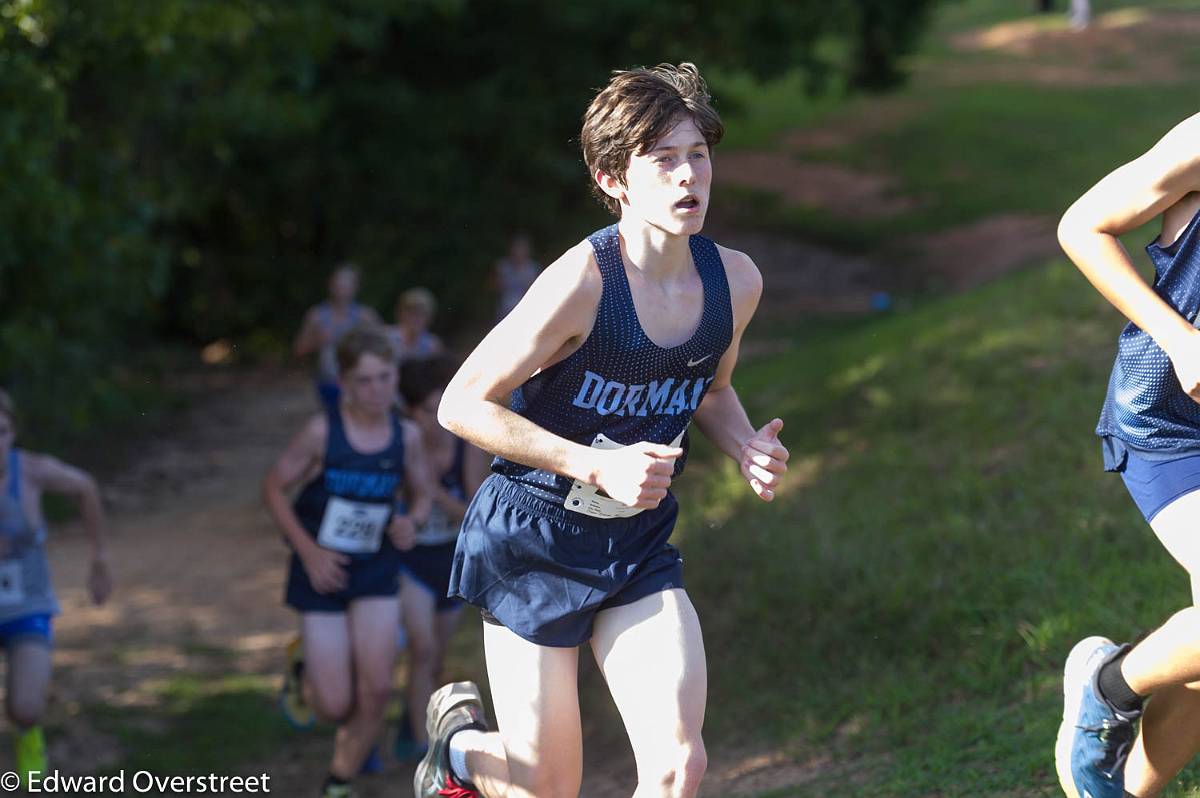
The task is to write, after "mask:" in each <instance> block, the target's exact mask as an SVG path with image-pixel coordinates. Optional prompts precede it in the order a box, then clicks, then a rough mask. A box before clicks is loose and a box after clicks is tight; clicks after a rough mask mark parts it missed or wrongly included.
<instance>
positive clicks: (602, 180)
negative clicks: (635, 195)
mask: <svg viewBox="0 0 1200 798" xmlns="http://www.w3.org/2000/svg"><path fill="white" fill-rule="evenodd" d="M592 178H593V179H594V180H595V181H596V185H598V186H600V190H601V191H603V192H604V193H605V194H607V195H608V196H610V197H612V198H613V199H615V200H618V201H620V200H624V199H625V186H623V185H621V181H619V180H617V179H616V178H615V177H613V176H612V175H610V174H608V173H607V172H603V171H601V170H599V169H597V170H596V171H595V173H594V174H593V175H592Z"/></svg>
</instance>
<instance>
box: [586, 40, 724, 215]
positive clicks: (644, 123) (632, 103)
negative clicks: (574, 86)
mask: <svg viewBox="0 0 1200 798" xmlns="http://www.w3.org/2000/svg"><path fill="white" fill-rule="evenodd" d="M711 102H712V98H711V97H710V96H709V94H708V86H707V85H706V84H705V82H704V78H702V77H701V76H700V70H699V69H697V68H696V65H695V64H691V63H688V62H686V61H685V62H684V63H682V64H680V65H679V66H675V65H673V64H659V65H658V66H656V67H654V68H653V69H647V68H645V67H642V68H640V69H630V70H628V71H623V72H614V73H613V77H612V80H610V81H609V82H608V85H607V86H605V87H604V88H603V89H602V90H601V91H600V93H599V94H597V95H596V97H595V99H593V100H592V103H591V105H589V106H588V109H587V112H586V113H585V114H584V115H583V130H582V132H581V133H580V136H579V143H580V145H581V146H582V147H583V161H584V163H585V164H587V168H588V174H589V175H590V176H594V175H595V174H596V171H597V170H599V171H601V172H604V173H605V174H607V175H610V176H612V177H613V178H615V179H616V180H617V181H618V182H620V183H622V184H624V183H625V172H626V170H627V169H628V167H629V158H630V157H631V156H633V155H643V154H645V153H646V152H649V150H650V148H651V147H653V146H654V144H655V143H656V142H657V141H659V140H660V139H661V138H662V137H663V136H665V135H667V134H668V133H670V132H671V128H673V127H674V126H675V125H677V124H678V123H679V122H680V121H682V120H683V119H691V120H692V121H693V122H695V123H696V127H697V128H699V129H700V133H701V134H702V135H703V136H704V140H705V141H706V142H707V143H708V146H709V147H710V148H712V147H714V146H716V144H717V142H719V141H720V140H721V137H722V136H723V135H724V134H725V125H724V124H722V122H721V117H720V115H718V114H717V112H716V111H715V110H713V107H712V105H711ZM592 190H593V191H595V192H596V195H597V196H598V197H599V198H600V201H601V202H603V203H604V205H605V207H607V208H608V209H609V210H610V211H612V212H613V213H614V214H616V215H617V216H620V215H621V203H620V201H619V200H617V199H615V198H613V197H610V196H608V195H607V194H605V193H604V191H603V190H601V188H600V186H598V185H597V184H596V181H595V180H593V181H592Z"/></svg>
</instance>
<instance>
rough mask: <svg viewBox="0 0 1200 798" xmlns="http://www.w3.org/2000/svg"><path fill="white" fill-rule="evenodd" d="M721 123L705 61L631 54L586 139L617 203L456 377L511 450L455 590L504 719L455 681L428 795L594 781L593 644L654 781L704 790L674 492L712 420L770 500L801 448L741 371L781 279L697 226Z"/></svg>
mask: <svg viewBox="0 0 1200 798" xmlns="http://www.w3.org/2000/svg"><path fill="white" fill-rule="evenodd" d="M722 132H723V127H722V124H721V120H720V118H719V117H718V115H717V114H716V112H715V111H714V110H713V108H712V106H711V105H710V102H709V97H708V92H707V89H706V87H705V85H704V81H703V79H702V78H701V77H700V73H699V71H698V70H697V69H696V68H695V66H693V65H692V64H681V65H679V66H672V65H661V66H659V67H655V68H653V69H634V70H630V71H626V72H619V73H616V74H615V75H614V77H613V78H612V80H611V81H610V82H609V83H608V85H607V86H606V87H605V88H604V89H603V90H601V91H600V93H599V94H598V95H597V96H596V97H595V98H594V99H593V101H592V103H591V105H590V107H589V108H588V110H587V113H586V114H585V117H584V123H583V129H582V135H581V143H582V146H583V154H584V160H585V162H586V164H587V168H588V173H589V176H590V178H591V182H592V183H593V187H594V189H595V191H596V193H597V195H598V196H599V197H600V199H601V200H602V202H603V203H604V204H605V205H606V207H607V208H608V209H609V210H611V211H612V213H613V214H614V215H615V216H616V217H617V218H618V222H617V223H616V224H614V225H612V226H610V227H607V228H605V229H603V230H600V231H597V232H596V233H594V234H593V235H591V236H589V237H588V238H587V239H586V240H584V241H581V242H580V243H579V244H578V245H576V246H574V247H572V248H571V249H570V250H568V251H567V252H566V254H564V255H563V256H562V257H560V258H559V259H558V260H557V261H555V262H554V263H553V264H551V265H550V266H549V267H548V268H547V269H546V270H545V271H544V272H542V274H541V275H539V277H538V279H537V280H536V281H535V282H534V284H533V286H532V287H531V288H530V290H529V291H528V292H527V293H526V294H525V296H524V297H523V298H522V299H521V301H520V302H519V303H518V304H517V306H516V307H515V308H514V309H513V310H512V311H511V312H510V313H509V314H508V315H507V316H506V317H505V318H504V319H503V320H502V321H500V322H499V324H497V326H496V327H495V328H494V329H493V330H492V331H491V332H490V333H489V334H488V335H487V336H486V337H485V338H484V340H483V341H482V342H481V343H480V344H479V346H478V347H477V348H476V349H475V351H474V352H473V353H471V355H470V356H469V357H468V358H467V360H466V362H465V363H464V364H463V366H462V368H461V369H460V370H459V371H458V373H457V374H456V375H455V377H454V379H453V380H452V381H451V382H450V385H449V386H448V387H447V388H446V391H445V394H444V396H443V398H442V403H441V406H440V408H439V413H438V417H439V420H440V421H441V422H442V424H443V425H444V426H446V427H447V428H448V429H449V430H450V431H452V432H454V433H455V434H456V435H458V436H459V437H461V438H463V439H464V440H466V441H468V442H469V443H471V444H473V445H475V446H478V447H479V448H480V449H483V450H484V451H487V452H492V453H494V454H496V455H497V457H496V460H495V462H494V463H493V466H492V470H493V471H494V472H495V473H494V474H493V475H492V476H491V477H489V478H488V479H487V480H486V481H485V482H484V483H483V485H482V487H480V489H479V491H478V492H477V493H476V495H475V498H474V500H473V501H472V503H471V506H470V508H469V509H468V510H467V514H466V517H465V518H464V520H463V526H462V530H461V532H460V533H459V537H458V546H457V550H456V552H455V559H454V570H453V572H452V574H451V582H450V591H449V592H450V593H451V594H452V595H455V596H458V597H460V598H462V599H463V600H465V601H467V602H468V603H470V604H473V605H475V606H477V607H479V608H480V610H481V614H482V615H483V619H484V621H485V623H484V645H485V653H486V657H487V665H488V676H489V680H490V682H491V692H492V697H493V701H494V706H495V712H496V719H497V727H496V728H497V730H496V731H490V730H489V728H488V726H487V724H486V721H485V717H484V711H483V705H482V702H481V701H480V699H479V692H478V689H477V688H476V687H475V685H474V684H472V683H470V682H459V683H454V684H450V685H446V686H444V687H442V688H440V689H439V690H438V691H436V692H435V693H434V694H433V696H432V697H431V698H430V702H429V707H428V720H427V730H428V733H429V739H430V744H429V751H428V753H427V754H426V756H425V758H424V759H423V760H422V762H421V764H420V765H419V766H418V768H417V772H416V774H415V776H414V782H413V786H414V793H415V794H416V795H417V796H418V798H431V797H432V796H434V795H438V794H442V795H455V796H470V795H483V796H488V797H489V798H498V797H499V796H514V797H515V796H539V798H546V796H575V795H578V793H579V788H580V784H581V778H582V745H583V742H582V732H581V729H580V718H579V701H578V689H577V682H576V679H577V669H578V662H579V646H580V645H581V644H584V643H587V644H588V645H589V646H590V647H591V651H592V653H593V655H594V656H595V658H596V661H597V662H598V663H599V666H600V669H601V671H602V672H603V674H604V677H605V680H606V683H607V685H608V688H609V691H610V693H611V694H612V697H613V699H614V701H615V702H616V705H617V708H618V710H619V711H620V713H621V717H622V720H623V721H624V725H625V728H626V730H627V731H628V733H629V737H630V743H631V745H632V747H633V753H634V758H635V760H636V763H637V778H638V783H639V786H638V792H637V794H638V795H651V794H654V795H666V794H670V795H676V796H692V795H695V794H696V791H697V789H698V788H699V785H700V781H701V779H702V777H703V775H704V770H705V767H706V761H707V760H706V753H705V748H704V742H703V738H702V735H701V726H702V725H703V720H704V709H705V703H706V700H707V675H706V667H705V657H704V644H703V640H702V636H701V632H700V621H699V618H698V617H697V615H696V611H695V609H694V608H693V606H692V603H691V601H690V600H689V599H688V595H687V592H686V591H685V590H684V587H683V567H682V565H683V562H682V558H681V557H680V555H679V552H678V550H677V549H675V547H674V546H672V545H671V544H670V542H669V538H670V536H671V532H672V530H673V528H674V525H675V520H676V517H677V514H678V509H679V508H678V505H677V503H676V501H675V498H674V496H673V495H672V494H671V492H670V490H669V489H670V486H671V483H672V480H673V479H674V478H675V477H676V476H678V475H679V473H680V472H681V471H682V469H683V465H684V462H685V460H686V451H687V448H688V447H687V430H688V428H689V426H690V424H691V422H692V421H693V420H694V421H695V423H696V426H697V427H698V428H699V429H700V430H701V431H702V432H703V433H704V434H705V435H706V436H707V437H708V438H709V439H710V440H711V441H712V442H713V443H714V445H715V446H716V448H717V449H718V450H720V451H721V452H723V453H725V454H726V455H728V456H729V457H730V458H732V459H733V460H734V462H736V463H738V464H739V466H740V468H741V473H742V475H743V477H744V478H745V480H746V481H747V483H748V484H749V486H750V489H752V490H753V491H754V493H755V494H757V495H758V496H759V497H761V498H762V499H764V500H766V501H770V500H772V499H773V498H774V497H775V492H776V490H777V489H778V487H779V483H780V479H781V477H782V475H783V473H784V471H785V470H786V462H787V459H788V452H787V449H786V448H785V447H784V446H783V445H782V444H781V443H780V441H779V437H778V434H779V431H780V429H781V427H782V426H783V422H782V421H780V420H779V419H774V420H772V421H769V422H768V423H767V424H765V425H764V426H762V427H760V428H759V429H757V430H756V429H755V428H754V427H753V426H752V425H751V423H750V421H749V419H748V418H747V415H746V411H745V410H744V409H743V408H742V405H741V402H740V401H739V399H738V396H737V394H736V392H735V391H734V389H733V386H732V385H731V383H730V378H731V376H732V373H733V369H734V365H735V363H736V361H737V354H738V346H739V343H740V341H741V338H742V334H743V332H744V331H745V329H746V325H747V324H748V323H749V321H750V318H751V316H752V315H753V314H754V310H755V308H756V306H757V304H758V300H759V296H760V295H761V293H762V278H761V276H760V275H759V272H758V269H757V268H756V267H755V265H754V263H753V262H752V261H751V260H750V258H749V257H747V256H746V255H745V254H743V253H741V252H737V251H734V250H731V249H728V248H725V247H721V246H719V245H717V244H715V243H714V242H712V241H710V240H709V239H707V238H704V237H702V236H700V235H699V233H700V230H701V229H702V227H703V225H704V217H705V214H706V212H707V210H708V202H709V194H710V189H711V183H712V175H713V169H712V161H711V157H712V147H713V146H714V145H716V143H717V142H718V141H719V140H720V138H721V135H722ZM506 400H507V403H506Z"/></svg>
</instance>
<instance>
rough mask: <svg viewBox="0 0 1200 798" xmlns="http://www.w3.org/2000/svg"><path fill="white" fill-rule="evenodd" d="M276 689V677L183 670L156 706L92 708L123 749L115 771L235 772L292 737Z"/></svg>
mask: <svg viewBox="0 0 1200 798" xmlns="http://www.w3.org/2000/svg"><path fill="white" fill-rule="evenodd" d="M277 689H278V685H277V679H274V678H265V677H259V676H226V677H223V678H211V677H202V676H199V675H195V674H182V673H181V674H179V675H177V676H174V677H173V678H171V679H170V680H168V681H167V682H165V683H164V684H163V685H162V686H161V687H159V688H158V690H157V701H156V703H155V705H154V706H153V707H129V708H125V707H114V706H110V705H106V704H105V705H96V706H93V707H90V708H89V709H88V716H89V717H90V718H92V719H93V721H94V722H95V724H96V726H97V727H98V728H99V729H100V730H101V731H103V732H106V733H107V734H110V735H112V736H113V737H114V738H115V739H116V741H117V742H118V743H119V745H120V747H121V750H122V751H123V752H124V758H123V759H122V760H121V761H120V762H119V763H118V764H116V765H114V766H113V767H112V768H111V769H110V770H109V772H111V773H117V772H119V771H121V770H125V771H128V772H129V773H133V772H135V771H137V770H151V771H153V772H154V773H156V774H160V775H185V774H189V773H190V774H197V773H218V774H232V773H236V772H239V771H238V770H237V768H239V767H242V766H249V765H251V764H252V763H255V762H258V761H262V760H265V759H268V758H269V757H270V756H271V755H273V754H275V753H276V752H278V751H279V750H280V749H282V748H283V747H285V746H286V745H288V743H289V741H290V740H291V739H292V738H293V737H294V732H292V731H291V730H290V729H289V728H288V727H287V726H286V724H285V723H284V722H283V719H282V718H281V717H280V715H279V713H278V711H276V709H275V691H276V690H277ZM318 733H325V732H323V731H319V732H318Z"/></svg>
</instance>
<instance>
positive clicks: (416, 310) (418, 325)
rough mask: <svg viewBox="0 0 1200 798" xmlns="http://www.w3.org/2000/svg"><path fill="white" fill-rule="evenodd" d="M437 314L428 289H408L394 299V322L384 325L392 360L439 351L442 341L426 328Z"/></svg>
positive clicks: (433, 300)
mask: <svg viewBox="0 0 1200 798" xmlns="http://www.w3.org/2000/svg"><path fill="white" fill-rule="evenodd" d="M436 314H437V300H436V299H435V298H434V296H433V292H432V291H430V290H429V289H428V288H410V289H408V290H407V291H405V292H404V293H402V294H401V295H400V297H399V299H397V300H396V323H395V324H394V325H392V326H390V327H388V328H387V335H388V340H389V341H391V342H392V348H393V349H394V350H395V352H396V361H397V363H398V364H399V365H400V366H403V365H404V363H405V361H408V360H414V359H417V358H424V357H433V356H434V355H437V354H440V353H441V352H442V349H443V346H442V341H441V339H440V338H438V337H437V336H436V335H434V334H433V333H432V332H430V331H429V326H430V325H431V324H433V317H434V316H435V315H436Z"/></svg>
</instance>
